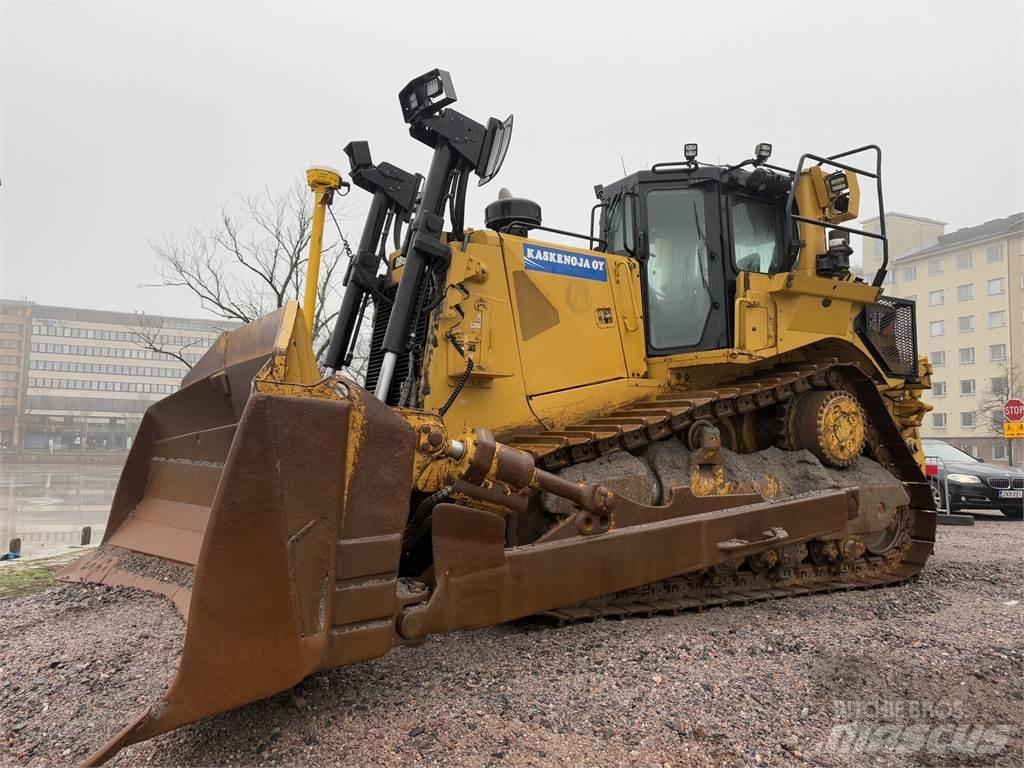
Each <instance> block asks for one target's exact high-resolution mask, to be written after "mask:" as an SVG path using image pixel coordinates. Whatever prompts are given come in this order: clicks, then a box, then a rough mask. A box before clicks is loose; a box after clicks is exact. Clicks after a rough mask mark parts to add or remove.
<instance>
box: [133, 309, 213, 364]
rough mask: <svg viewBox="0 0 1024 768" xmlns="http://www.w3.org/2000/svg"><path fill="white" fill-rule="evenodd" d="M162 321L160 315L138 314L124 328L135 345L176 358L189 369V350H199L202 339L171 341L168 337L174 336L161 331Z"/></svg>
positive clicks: (160, 354) (164, 356)
mask: <svg viewBox="0 0 1024 768" xmlns="http://www.w3.org/2000/svg"><path fill="white" fill-rule="evenodd" d="M164 322H165V321H164V319H163V318H162V317H158V316H154V315H143V314H139V315H136V319H135V321H134V322H132V323H130V324H125V328H126V329H127V330H128V333H129V334H131V337H132V341H133V342H134V343H135V345H136V346H137V347H139V348H141V349H145V350H148V351H149V352H152V353H153V354H155V355H156V356H157V357H163V358H164V359H168V360H177V361H178V362H179V363H181V364H182V365H184V366H185V368H187V369H189V370H191V368H192V362H191V361H190V360H189V357H188V353H189V350H193V349H195V351H199V349H198V348H197V346H196V345H197V344H198V343H199V342H200V341H202V339H199V338H193V339H192V341H189V342H187V343H185V344H177V343H171V342H170V341H169V339H170V338H173V337H174V336H172V335H171V334H165V333H163V330H164ZM221 330H223V329H221Z"/></svg>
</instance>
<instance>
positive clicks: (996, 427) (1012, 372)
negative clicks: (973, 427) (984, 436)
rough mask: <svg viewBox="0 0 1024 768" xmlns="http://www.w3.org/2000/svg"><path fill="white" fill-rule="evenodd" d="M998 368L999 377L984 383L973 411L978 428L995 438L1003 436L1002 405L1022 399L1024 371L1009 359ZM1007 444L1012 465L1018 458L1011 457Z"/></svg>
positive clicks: (1011, 450)
mask: <svg viewBox="0 0 1024 768" xmlns="http://www.w3.org/2000/svg"><path fill="white" fill-rule="evenodd" d="M998 368H999V375H997V376H993V377H992V378H991V379H990V380H989V381H988V382H986V387H985V389H984V390H983V391H982V393H981V397H979V398H978V407H977V410H976V411H975V421H976V422H977V424H978V426H979V427H980V428H981V429H983V430H984V431H986V432H990V433H991V434H992V435H993V436H996V437H997V436H1001V435H1002V434H1003V421H1004V416H1003V404H1004V403H1005V402H1006V401H1007V400H1009V399H1011V398H1015V397H1016V398H1024V371H1022V370H1021V369H1020V368H1018V367H1017V366H1016V365H1014V364H1013V363H1012V362H1011V361H1010V360H1009V358H1007V359H1006V360H1003V361H1002V362H1000V363H999V367H998ZM1007 443H1008V446H1007V452H1008V455H1009V456H1010V460H1011V463H1013V461H1014V460H1019V458H1020V457H1019V456H1017V457H1015V456H1014V455H1013V454H1014V450H1013V449H1014V445H1013V440H1007Z"/></svg>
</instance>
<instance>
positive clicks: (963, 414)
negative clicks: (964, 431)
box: [960, 411, 975, 455]
mask: <svg viewBox="0 0 1024 768" xmlns="http://www.w3.org/2000/svg"><path fill="white" fill-rule="evenodd" d="M974 422H975V419H974V411H960V426H961V427H966V428H968V429H973V428H974ZM968 453H970V451H968ZM972 455H973V454H972Z"/></svg>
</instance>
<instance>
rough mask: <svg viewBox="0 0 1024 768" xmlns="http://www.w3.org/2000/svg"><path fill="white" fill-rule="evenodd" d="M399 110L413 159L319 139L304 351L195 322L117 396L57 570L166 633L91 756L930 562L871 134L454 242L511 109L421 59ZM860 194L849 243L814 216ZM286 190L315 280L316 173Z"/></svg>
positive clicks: (929, 516)
mask: <svg viewBox="0 0 1024 768" xmlns="http://www.w3.org/2000/svg"><path fill="white" fill-rule="evenodd" d="M399 100H400V103H401V107H402V112H403V116H404V119H405V122H406V123H407V124H408V126H409V130H410V133H411V135H412V136H413V137H414V138H416V139H417V140H419V141H420V142H422V143H424V144H426V145H427V146H429V147H430V148H431V149H432V159H431V161H430V165H429V170H428V172H427V173H426V175H425V177H421V176H420V175H418V174H413V173H409V172H406V171H403V170H402V169H400V168H397V167H395V166H393V165H390V164H388V163H380V164H375V163H374V162H373V160H372V157H371V154H370V151H369V148H368V145H367V144H366V143H365V142H353V143H351V144H349V145H348V146H347V147H346V149H345V151H346V154H347V155H348V159H349V161H350V164H351V180H352V184H354V185H355V186H357V187H359V188H360V189H363V190H365V191H366V192H368V193H369V194H370V195H371V196H372V197H371V202H370V208H369V213H368V215H367V219H366V223H365V226H364V229H363V232H362V234H361V238H360V241H359V244H358V248H357V252H356V253H355V254H354V257H353V259H352V263H351V265H350V267H349V270H348V274H347V276H346V278H345V291H344V298H343V303H342V306H341V310H340V312H339V315H338V319H337V326H336V328H335V329H334V333H333V335H332V338H331V341H330V346H329V348H328V350H327V353H326V359H324V360H322V361H318V360H317V359H315V356H314V353H313V349H312V341H311V334H310V324H309V318H310V317H311V315H312V309H313V306H312V305H313V301H314V300H315V295H314V294H313V293H312V292H310V294H309V295H308V296H307V298H306V301H305V305H304V307H302V308H300V307H299V305H298V304H296V303H291V304H288V305H286V306H284V307H282V308H281V309H279V310H278V311H276V312H274V313H273V314H271V315H268V316H266V317H264V318H262V319H260V320H258V321H256V322H254V323H251V324H249V325H246V326H243V327H241V328H239V329H237V330H234V331H231V332H229V333H226V334H224V335H223V336H221V338H219V339H218V340H217V342H216V343H215V344H214V345H213V346H212V348H211V349H210V350H209V351H208V352H207V353H206V355H205V356H204V357H203V358H202V359H201V360H200V361H199V362H198V363H197V364H196V366H195V367H194V368H193V369H192V370H191V371H190V372H189V373H188V375H187V376H186V377H185V378H184V380H183V381H182V386H181V388H180V390H179V391H177V392H175V393H173V394H171V395H170V396H168V397H166V398H165V399H163V400H162V401H160V402H158V403H156V404H154V405H153V406H152V407H151V408H150V409H149V410H148V411H147V413H146V415H145V417H144V419H143V420H142V423H141V426H140V428H139V432H138V436H137V438H136V440H135V442H134V444H133V446H132V449H131V452H130V455H129V456H128V459H127V462H126V464H125V467H124V470H123V473H122V475H121V479H120V483H119V485H118V488H117V491H116V494H115V498H114V500H113V505H112V508H111V512H110V517H109V522H108V525H107V528H106V533H105V535H104V540H103V543H102V546H100V547H99V548H98V549H96V550H94V551H93V552H91V553H89V554H87V555H86V556H84V557H83V558H81V559H80V560H79V561H77V562H76V563H74V564H72V565H71V566H69V567H68V568H67V569H65V570H64V571H63V572H62V578H63V579H65V580H67V581H77V582H92V583H100V584H110V585H130V586H134V587H137V588H139V589H143V590H149V591H152V592H156V593H159V594H162V595H165V596H166V597H167V598H169V599H170V600H172V601H173V603H174V605H175V606H176V608H177V610H178V612H179V613H180V615H181V616H182V618H183V620H184V621H185V622H186V633H185V642H184V647H183V650H182V655H181V662H180V666H179V668H178V670H177V672H176V676H175V677H174V679H173V681H172V682H171V684H170V686H169V687H168V689H167V690H166V692H165V694H164V696H163V698H162V700H160V701H157V702H154V703H153V706H151V707H150V708H149V709H147V710H146V711H144V712H142V713H141V714H140V715H139V717H138V718H137V719H136V720H135V721H134V722H132V723H130V724H128V725H127V727H126V728H125V730H124V731H123V732H122V733H121V734H119V735H118V736H117V737H116V738H114V739H113V740H112V741H110V742H109V743H108V744H107V745H105V746H104V747H103V748H102V749H100V750H99V751H98V752H97V753H95V754H94V755H93V756H92V757H91V758H90V759H91V762H93V763H99V762H102V761H103V760H105V759H107V758H108V757H110V756H111V755H112V754H114V753H115V752H116V751H117V750H118V749H120V748H121V747H123V746H124V745H126V744H129V743H133V742H137V741H141V740H143V739H147V738H150V737H152V736H155V735H157V734H159V733H163V732H165V731H168V730H171V729H173V728H177V727H180V726H182V725H184V724H186V723H190V722H194V721H196V720H199V719H201V718H204V717H207V716H210V715H213V714H215V713H219V712H223V711H225V710H228V709H231V708H233V707H238V706H240V705H242V704H245V703H247V702H251V701H255V700H257V699H260V698H263V697H266V696H269V695H271V694H274V693H277V692H279V691H282V690H285V689H288V688H290V687H292V686H294V685H295V684H297V683H298V682H300V681H301V680H302V679H303V678H305V677H306V676H308V675H310V674H312V673H314V672H316V671H318V670H322V669H325V668H329V667H334V666H339V665H345V664H354V663H357V662H364V661H368V660H370V659H374V658H376V657H379V656H382V655H383V654H385V653H387V652H388V651H389V650H390V649H392V648H395V647H396V646H402V645H416V644H419V643H422V642H424V640H425V639H426V638H427V637H428V636H429V635H431V634H434V633H439V632H449V631H453V630H460V629H473V628H479V627H485V626H489V625H493V624H497V623H500V622H507V621H511V620H515V619H521V618H524V617H530V616H540V617H542V618H543V619H545V620H548V621H550V622H552V623H554V624H565V623H569V622H574V621H581V620H591V619H595V618H602V617H625V616H649V615H652V614H657V613H661V612H677V611H683V610H687V609H700V608H702V607H705V606H712V605H725V604H730V603H747V602H751V601H755V600H763V599H772V598H782V597H789V596H796V595H804V594H809V593H816V592H838V591H843V590H849V589H860V588H867V587H874V586H880V585H887V584H896V583H899V582H902V581H905V580H906V579H908V578H910V577H912V576H914V575H915V574H917V573H918V572H919V571H920V570H921V568H922V567H923V566H924V563H925V560H926V559H927V557H928V555H929V554H930V553H931V551H932V546H933V541H934V531H935V515H934V512H933V508H934V505H933V498H932V493H931V491H930V486H929V485H928V483H927V480H926V478H925V476H924V474H923V471H922V468H923V454H922V451H921V446H920V442H919V437H918V428H919V426H920V424H921V420H922V417H923V415H924V414H925V413H926V412H927V411H928V410H929V406H928V405H927V404H926V403H924V402H923V401H922V400H921V393H922V391H924V390H926V389H927V388H928V386H929V373H930V369H929V366H928V363H927V360H925V359H924V358H919V357H918V353H917V345H916V335H915V310H914V303H913V302H911V301H907V300H902V299H896V298H891V297H888V296H886V295H884V292H883V289H882V286H883V282H884V278H885V273H886V266H887V264H888V251H887V242H886V236H885V228H884V227H885V224H884V222H885V217H884V209H883V207H882V206H883V200H882V186H881V151H880V150H879V149H878V147H876V146H865V147H861V148H859V149H854V150H851V151H849V152H843V153H841V154H835V155H831V156H827V157H826V156H817V155H813V154H805V155H803V156H802V157H800V158H799V161H798V162H797V164H796V167H795V168H792V169H788V168H784V167H780V166H777V165H774V164H772V163H771V162H770V160H771V146H770V145H768V144H758V145H757V147H756V150H755V153H754V156H753V157H752V158H750V159H748V160H745V161H743V162H739V163H737V164H735V165H727V166H722V165H711V164H707V163H703V162H701V161H699V160H698V150H697V146H696V145H692V144H688V145H686V146H685V148H684V159H683V160H681V161H678V162H667V163H658V164H656V165H654V166H653V167H651V168H650V169H649V170H642V171H639V172H636V173H633V174H630V175H627V176H626V177H625V178H622V179H620V180H618V181H616V182H615V183H613V184H608V185H606V186H597V187H595V193H596V204H595V205H594V206H593V208H592V209H591V213H590V221H591V226H590V231H589V232H587V233H573V232H569V231H565V230H560V229H553V228H550V227H548V226H546V225H544V224H543V220H542V216H541V208H540V206H539V205H538V204H536V203H535V202H533V201H531V200H527V199H524V198H517V197H513V196H511V195H510V194H509V193H508V192H507V191H505V190H502V192H501V194H500V195H499V198H498V200H496V201H495V202H494V203H492V204H490V205H488V206H487V208H486V211H485V226H484V228H481V229H472V228H469V227H467V226H466V225H465V221H464V214H465V199H466V190H467V184H468V181H469V180H470V178H471V176H473V175H474V174H475V175H476V176H477V177H478V178H479V181H480V183H481V184H483V183H485V182H487V181H490V180H491V179H492V178H493V177H494V176H495V175H496V174H497V173H498V171H499V169H500V167H501V165H502V162H503V160H504V158H505V154H506V152H507V150H508V146H509V140H510V138H511V130H512V119H511V117H510V118H509V119H507V120H504V121H502V120H498V119H495V118H491V119H490V120H488V122H487V123H486V124H481V123H478V122H476V121H475V120H473V119H472V118H469V117H467V116H466V115H463V114H461V113H459V112H457V111H456V110H455V109H453V108H452V107H451V105H452V103H453V102H454V101H455V93H454V89H453V87H452V82H451V78H450V76H449V75H448V73H447V72H444V71H443V70H434V71H432V72H429V73H427V74H425V75H423V76H421V77H418V78H416V79H415V80H413V81H412V82H410V83H409V84H408V85H407V86H406V87H405V88H404V89H402V91H401V92H400V94H399ZM863 157H867V158H869V162H868V163H867V167H866V168H861V167H858V166H856V165H853V163H854V162H858V158H863ZM861 164H862V165H863V163H861ZM861 180H867V183H866V186H867V187H870V188H873V189H874V190H875V191H876V192H877V198H878V200H877V202H878V210H879V213H880V214H881V217H880V220H879V221H880V229H879V231H878V232H868V231H860V230H857V229H854V228H851V227H850V226H848V225H847V224H846V223H847V222H851V221H852V220H854V219H856V218H857V216H858V211H859V206H860V196H861V193H860V184H861ZM309 181H310V185H311V187H312V188H313V191H314V194H315V200H316V204H315V209H314V212H315V217H314V233H313V238H312V244H311V254H310V259H309V275H308V277H307V286H314V287H315V286H316V283H317V279H316V278H317V268H318V266H317V265H318V260H319V253H320V247H321V245H320V244H321V240H322V235H323V223H324V210H325V207H326V206H327V205H329V204H330V203H331V200H332V196H333V195H334V193H335V191H336V190H338V189H339V188H340V187H342V186H346V185H348V182H345V181H343V180H342V178H341V176H340V174H338V173H336V172H334V171H331V170H329V169H313V170H311V171H310V172H309ZM544 233H552V234H553V235H557V236H558V237H556V238H550V237H549V238H548V239H549V240H550V239H555V240H557V241H558V244H556V243H551V242H547V241H545V240H544V239H542V237H543V234H544ZM851 234H859V235H861V236H863V237H865V238H867V240H866V241H865V242H871V243H874V244H877V246H878V248H879V251H880V253H881V254H882V262H881V264H882V266H881V269H880V270H879V271H878V272H877V273H876V274H874V275H865V276H860V275H858V274H857V271H856V270H855V269H854V268H853V267H852V266H851V258H850V257H851V254H852V248H851V246H850V235H851ZM565 241H571V242H579V243H580V245H579V247H575V246H569V245H565V244H564V242H565ZM303 310H304V311H303ZM364 318H365V323H366V324H367V325H366V327H364ZM367 337H369V340H370V341H369V359H368V364H367V366H366V373H365V379H364V380H363V381H355V380H353V379H352V378H351V377H349V376H346V375H343V374H342V373H339V371H344V370H347V366H348V364H349V363H351V360H352V357H353V355H354V354H355V352H356V350H357V349H358V346H359V344H360V341H359V340H360V339H366V338H367Z"/></svg>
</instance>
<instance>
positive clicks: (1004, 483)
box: [988, 477, 1010, 488]
mask: <svg viewBox="0 0 1024 768" xmlns="http://www.w3.org/2000/svg"><path fill="white" fill-rule="evenodd" d="M988 484H989V485H991V486H992V487H993V488H1009V487H1010V478H1008V477H990V478H989V479H988Z"/></svg>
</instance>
